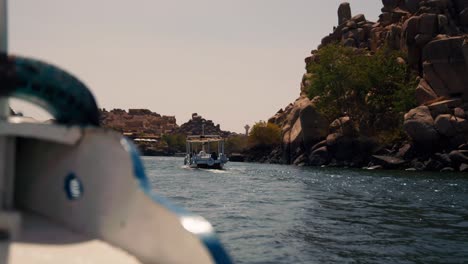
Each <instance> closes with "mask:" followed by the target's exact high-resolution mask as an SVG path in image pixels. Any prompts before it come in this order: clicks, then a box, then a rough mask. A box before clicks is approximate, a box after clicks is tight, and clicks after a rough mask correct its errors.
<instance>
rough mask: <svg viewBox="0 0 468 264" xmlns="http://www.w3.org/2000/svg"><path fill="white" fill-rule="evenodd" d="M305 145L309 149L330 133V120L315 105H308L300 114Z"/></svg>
mask: <svg viewBox="0 0 468 264" xmlns="http://www.w3.org/2000/svg"><path fill="white" fill-rule="evenodd" d="M299 120H300V123H301V127H302V139H303V142H304V146H305V147H306V148H307V149H309V148H310V147H311V146H313V145H314V144H315V143H317V142H318V141H320V140H322V139H324V138H325V137H326V136H327V134H328V121H327V120H326V119H325V118H324V117H323V116H322V115H321V114H320V113H319V112H318V111H317V110H316V109H315V107H313V106H312V105H308V106H306V107H305V108H303V109H302V110H301V112H300V114H299Z"/></svg>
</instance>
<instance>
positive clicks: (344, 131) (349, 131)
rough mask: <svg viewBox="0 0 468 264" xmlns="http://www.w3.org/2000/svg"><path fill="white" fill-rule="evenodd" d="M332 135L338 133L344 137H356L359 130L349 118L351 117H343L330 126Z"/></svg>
mask: <svg viewBox="0 0 468 264" xmlns="http://www.w3.org/2000/svg"><path fill="white" fill-rule="evenodd" d="M330 133H338V134H341V135H343V136H351V137H352V136H355V135H356V134H357V130H356V128H355V126H354V124H353V122H352V121H351V119H350V118H349V116H343V117H340V118H338V119H335V120H334V121H333V122H332V123H331V124H330Z"/></svg>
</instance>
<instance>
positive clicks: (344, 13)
mask: <svg viewBox="0 0 468 264" xmlns="http://www.w3.org/2000/svg"><path fill="white" fill-rule="evenodd" d="M350 19H351V6H350V5H349V3H347V2H345V3H341V4H340V6H339V7H338V25H341V24H343V23H345V22H346V21H348V20H350Z"/></svg>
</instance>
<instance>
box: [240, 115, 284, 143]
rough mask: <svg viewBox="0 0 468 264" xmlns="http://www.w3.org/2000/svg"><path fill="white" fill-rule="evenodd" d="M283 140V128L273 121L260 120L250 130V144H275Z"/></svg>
mask: <svg viewBox="0 0 468 264" xmlns="http://www.w3.org/2000/svg"><path fill="white" fill-rule="evenodd" d="M280 142H281V128H279V127H278V126H277V125H275V124H273V123H267V122H265V121H259V122H257V123H255V125H254V126H253V127H252V130H251V131H250V134H249V138H248V143H249V145H250V146H252V147H253V146H275V145H278V144H279V143H280Z"/></svg>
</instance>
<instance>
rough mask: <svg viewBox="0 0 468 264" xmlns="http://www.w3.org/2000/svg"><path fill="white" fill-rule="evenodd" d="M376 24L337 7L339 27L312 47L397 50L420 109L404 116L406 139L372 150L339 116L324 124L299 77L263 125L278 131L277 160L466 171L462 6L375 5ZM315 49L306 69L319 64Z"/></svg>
mask: <svg viewBox="0 0 468 264" xmlns="http://www.w3.org/2000/svg"><path fill="white" fill-rule="evenodd" d="M382 3H383V7H382V13H381V15H380V16H379V19H378V21H377V22H371V21H368V20H367V19H366V17H365V16H364V15H362V14H358V15H355V16H352V15H351V7H350V5H349V4H348V3H343V4H341V5H340V6H339V9H338V22H339V24H338V25H337V26H336V27H334V28H333V32H332V33H330V34H329V35H328V36H326V37H324V38H323V39H322V41H321V44H320V45H319V47H318V49H320V48H321V47H323V46H326V45H329V44H332V43H340V44H341V45H344V46H348V47H353V48H356V49H361V50H365V51H367V52H369V53H372V52H373V51H376V50H378V49H381V48H383V47H388V48H390V49H393V50H400V51H403V52H404V53H405V54H406V55H407V56H406V57H407V59H406V60H403V59H401V61H400V62H399V63H407V64H408V65H409V66H410V68H411V69H412V70H413V71H414V72H415V73H416V74H417V75H418V76H419V84H418V86H417V87H416V92H415V95H414V96H415V98H416V101H417V102H418V104H419V106H418V107H416V108H414V109H412V110H410V111H409V112H408V113H406V114H405V115H404V120H403V122H404V125H403V129H404V131H405V132H406V133H407V135H408V137H409V141H408V142H397V143H396V144H395V145H394V146H378V144H377V143H376V142H375V141H374V140H373V139H371V138H366V137H364V136H362V135H359V133H357V132H356V130H355V129H353V127H352V125H351V123H350V122H349V121H348V119H349V118H348V117H347V116H346V114H344V115H343V117H341V118H339V119H337V120H335V121H333V122H332V123H331V124H329V123H328V122H327V121H326V120H325V119H324V118H323V117H321V116H320V114H319V113H318V112H317V111H316V110H315V107H314V102H313V101H314V100H309V99H308V98H307V97H306V95H307V87H308V86H309V85H308V83H307V82H308V80H310V79H312V78H311V77H312V76H313V73H311V72H307V73H306V74H304V77H303V80H302V83H301V91H300V97H299V99H297V100H296V102H294V103H293V104H290V105H288V106H287V107H286V108H285V109H284V110H283V109H281V110H280V111H278V113H276V114H275V115H274V116H273V117H272V118H270V120H269V122H272V123H275V124H277V125H279V126H280V127H281V128H282V131H283V144H282V146H281V150H282V153H283V162H284V163H295V164H298V165H325V164H337V165H345V166H356V167H358V166H366V165H370V166H371V167H373V168H408V167H410V168H411V169H416V170H423V169H425V170H443V171H450V170H459V171H466V170H468V152H467V150H466V149H468V148H467V147H466V146H467V145H468V144H467V142H468V120H467V118H468V117H467V116H468V1H465V0H382ZM315 54H316V51H315V50H314V51H312V53H311V56H310V57H308V58H306V59H305V62H306V65H309V64H310V63H311V62H314V61H316V60H318V59H319V58H317V57H316V56H315Z"/></svg>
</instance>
